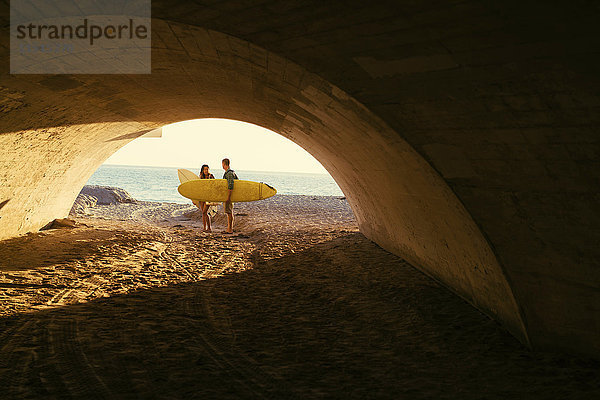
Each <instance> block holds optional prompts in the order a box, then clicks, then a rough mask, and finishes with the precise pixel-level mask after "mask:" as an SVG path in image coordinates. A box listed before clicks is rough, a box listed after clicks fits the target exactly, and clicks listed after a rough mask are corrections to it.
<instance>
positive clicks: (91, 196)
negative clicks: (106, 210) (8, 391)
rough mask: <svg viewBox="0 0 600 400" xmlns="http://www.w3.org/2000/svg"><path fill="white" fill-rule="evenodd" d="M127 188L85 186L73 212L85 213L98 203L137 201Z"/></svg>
mask: <svg viewBox="0 0 600 400" xmlns="http://www.w3.org/2000/svg"><path fill="white" fill-rule="evenodd" d="M136 202H137V200H135V199H134V198H133V197H131V195H130V194H129V193H127V191H126V190H124V189H121V188H118V187H110V186H97V185H89V186H87V185H86V186H84V187H83V189H81V192H79V195H78V196H77V199H75V203H73V207H72V208H71V213H72V214H84V213H85V211H86V210H87V209H88V208H89V207H94V206H96V205H107V204H118V203H136Z"/></svg>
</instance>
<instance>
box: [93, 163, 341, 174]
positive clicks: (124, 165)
mask: <svg viewBox="0 0 600 400" xmlns="http://www.w3.org/2000/svg"><path fill="white" fill-rule="evenodd" d="M103 165H111V166H119V167H150V168H177V169H190V170H196V169H199V167H189V166H187V167H181V166H171V165H142V164H113V163H104V164H102V165H101V166H103ZM215 169H219V170H221V169H222V168H215ZM238 171H247V172H267V173H270V172H283V173H287V174H313V175H327V176H331V175H330V174H329V172H327V171H324V172H307V171H261V170H254V169H239V170H238Z"/></svg>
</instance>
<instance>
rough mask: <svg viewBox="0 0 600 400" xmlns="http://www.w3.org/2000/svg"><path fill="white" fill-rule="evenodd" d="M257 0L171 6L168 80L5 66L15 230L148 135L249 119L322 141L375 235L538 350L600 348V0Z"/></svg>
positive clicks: (54, 208) (162, 69)
mask: <svg viewBox="0 0 600 400" xmlns="http://www.w3.org/2000/svg"><path fill="white" fill-rule="evenodd" d="M243 4H244V2H236V1H228V2H214V3H213V4H212V5H210V6H201V5H197V4H196V5H192V4H188V3H187V2H181V3H172V2H170V3H167V2H161V1H154V2H153V15H154V16H155V17H156V16H159V17H160V18H154V19H153V21H152V37H153V42H152V46H153V50H152V74H151V75H9V74H8V72H7V71H8V65H7V64H8V63H7V62H5V63H3V67H2V68H3V71H4V72H3V74H2V76H1V77H0V94H1V95H2V99H1V100H0V101H2V103H1V104H2V113H3V116H2V119H1V122H0V128H1V132H2V134H0V145H1V147H2V149H3V152H2V159H1V161H2V168H1V170H0V179H1V180H2V188H1V189H0V205H1V206H0V207H1V208H0V216H1V219H0V236H1V237H3V238H6V237H10V236H14V235H16V234H22V233H25V232H27V231H31V230H35V229H37V228H39V227H40V226H42V225H44V224H46V223H47V222H48V221H49V220H51V219H53V218H56V217H60V216H64V215H65V214H66V213H67V212H68V209H69V208H70V205H71V204H72V202H73V200H74V198H75V197H76V195H77V193H78V191H79V189H80V188H81V187H82V185H83V184H84V183H85V182H86V180H87V179H88V177H89V176H90V175H91V174H92V173H93V171H94V170H95V169H96V168H97V167H98V166H99V165H100V164H101V163H102V161H103V160H104V159H106V158H107V157H108V156H110V155H111V154H112V153H113V152H114V151H116V150H117V149H118V148H120V147H122V146H123V145H124V144H126V143H127V142H128V141H130V140H133V139H134V138H136V137H139V136H140V135H142V134H144V133H146V132H148V131H149V130H152V129H155V128H157V127H160V126H162V125H164V124H168V123H172V122H177V121H182V120H187V119H194V118H204V117H211V118H230V119H236V120H241V121H245V122H250V123H254V124H257V125H261V126H264V127H266V128H268V129H271V130H273V131H275V132H278V133H280V134H282V135H284V136H286V137H288V138H289V139H291V140H293V141H295V142H296V143H298V144H299V145H301V146H302V147H304V148H305V149H306V150H307V151H309V152H310V153H312V154H313V155H314V156H315V157H316V158H317V159H318V160H320V161H321V162H322V163H323V165H324V166H325V167H326V168H327V169H328V171H329V172H330V173H331V175H332V176H333V177H334V178H335V179H336V181H337V182H338V184H339V185H340V187H341V188H342V190H343V191H344V193H345V194H346V195H347V197H348V200H349V202H350V204H351V206H352V208H353V211H354V213H355V215H356V217H357V219H358V221H359V225H360V228H361V231H362V232H363V233H364V234H365V235H366V236H367V237H369V238H370V239H372V240H374V241H375V242H377V243H378V244H380V245H381V246H382V247H384V248H386V249H388V250H390V251H392V252H394V253H396V254H399V255H401V256H402V257H405V258H407V259H408V260H409V261H410V262H412V263H413V264H414V265H416V266H418V267H419V268H421V269H422V270H423V271H424V272H426V273H427V274H429V275H431V276H432V277H434V278H435V279H437V280H439V281H441V282H443V283H444V284H445V285H446V286H448V287H449V288H451V289H452V290H454V291H455V292H456V293H458V294H459V295H461V296H462V297H464V298H465V299H467V300H468V301H470V302H471V303H472V304H474V305H475V306H476V307H478V308H479V309H480V310H482V311H484V312H485V313H487V314H488V315H491V316H493V317H494V318H496V319H497V320H498V321H500V322H501V323H502V324H503V325H504V326H505V327H507V329H508V330H509V331H511V332H512V333H513V334H514V335H515V336H517V337H518V338H519V339H520V340H522V341H523V342H525V343H527V342H528V341H530V342H531V344H532V345H533V346H534V347H558V348H562V349H566V350H571V351H578V352H584V353H595V354H600V338H599V337H598V336H599V335H597V332H598V331H599V327H600V313H599V312H598V311H599V310H598V308H600V294H599V293H600V291H599V290H598V287H599V279H598V277H599V271H598V268H597V267H598V264H597V259H598V255H599V254H598V249H597V243H598V242H599V240H598V239H599V237H598V232H597V230H595V229H594V226H596V227H597V226H598V215H597V213H595V212H594V210H597V200H598V171H597V165H598V164H597V163H598V152H599V151H598V149H599V144H598V123H599V122H600V113H598V111H599V110H598V109H599V108H600V98H599V96H598V93H599V92H600V91H599V90H598V89H599V88H600V82H599V77H598V76H597V74H596V73H595V71H597V70H598V67H599V66H600V59H599V57H598V49H599V47H600V46H599V40H600V39H599V38H600V35H598V33H599V32H598V28H597V27H596V26H595V24H592V21H593V20H594V18H597V16H598V14H599V12H598V9H597V8H588V9H583V8H581V7H583V6H581V7H579V6H578V4H579V3H577V2H575V3H573V2H571V3H570V5H565V6H564V7H558V6H554V7H551V6H547V7H546V8H545V9H544V10H543V13H541V14H540V12H539V11H540V10H537V9H536V8H534V7H527V6H526V5H524V4H523V3H519V4H520V6H519V7H513V3H511V2H507V3H505V4H503V5H498V4H495V3H494V2H460V3H459V4H457V3H456V2H450V1H448V2H445V1H435V2H427V1H424V2H420V3H419V4H418V5H415V4H413V2H406V3H404V2H402V1H398V2H393V3H389V4H387V3H376V4H367V5H363V6H361V7H354V6H353V3H352V2H331V3H326V4H325V3H324V4H321V3H316V2H314V3H313V2H306V1H304V2H301V1H297V2H294V1H291V2H285V3H284V2H276V1H266V2H257V6H256V7H245V6H243ZM357 4H358V3H357ZM361 4H362V3H361ZM515 4H516V3H515ZM582 4H583V3H582ZM576 6H577V7H576ZM578 7H579V8H578ZM3 10H4V11H3V14H2V15H3V22H4V23H3V25H2V26H3V27H4V28H3V31H4V33H5V34H4V35H2V51H3V54H4V57H3V60H8V54H9V53H8V49H9V46H8V40H7V37H8V35H7V32H6V31H7V29H8V28H7V27H8V22H7V21H8V19H7V10H6V7H4V8H3ZM269 13H271V15H272V18H265V15H268V14H269ZM259 15H260V16H261V17H259ZM242 21H245V22H244V23H242ZM582 38H583V39H582ZM363 166H369V169H370V170H373V171H375V173H374V174H373V176H371V177H370V179H368V180H367V179H364V178H362V177H361V174H358V170H359V169H361V168H362V167H363Z"/></svg>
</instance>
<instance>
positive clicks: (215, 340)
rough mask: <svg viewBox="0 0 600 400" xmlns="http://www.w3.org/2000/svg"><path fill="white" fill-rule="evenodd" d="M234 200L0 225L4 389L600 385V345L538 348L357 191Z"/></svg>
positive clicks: (444, 394)
mask: <svg viewBox="0 0 600 400" xmlns="http://www.w3.org/2000/svg"><path fill="white" fill-rule="evenodd" d="M220 211H221V210H220ZM235 213H236V226H235V229H236V233H235V234H234V235H225V234H222V233H219V231H223V230H224V228H225V218H224V215H223V214H222V211H221V212H220V213H219V214H218V215H217V217H216V218H215V219H214V221H213V228H214V230H215V232H214V233H211V234H207V233H202V232H201V226H202V222H201V220H200V214H199V212H198V211H197V210H195V207H194V206H192V205H181V204H170V203H150V202H135V203H126V204H121V203H119V204H112V205H96V206H94V207H89V208H80V209H79V210H78V212H77V213H75V214H73V215H72V216H71V218H72V219H73V220H75V222H76V225H75V227H74V228H69V227H65V228H62V229H51V230H46V231H42V232H37V233H32V234H29V235H26V236H23V237H19V238H15V239H10V240H6V241H3V242H0V387H2V388H3V389H2V391H0V398H44V399H46V398H56V399H62V398H78V399H90V398H101V399H104V398H106V399H123V398H161V399H162V398H164V399H188V398H198V399H200V398H203V399H204V398H232V399H233V398H264V397H268V398H276V399H279V398H394V399H396V398H407V399H512V398H519V399H592V398H600V362H598V361H597V360H593V359H589V358H585V357H581V356H568V355H561V354H559V353H556V354H555V353H548V352H532V351H529V350H527V349H526V348H524V347H523V346H522V345H521V344H519V343H518V342H517V341H516V339H514V338H513V337H512V336H510V335H509V334H508V333H507V332H506V331H505V330H504V329H502V328H501V327H500V326H499V325H498V324H497V323H495V322H494V321H492V320H490V319H489V318H487V317H486V316H484V315H483V314H481V313H480V312H478V311H477V310H476V309H474V308H473V307H471V306H470V305H469V304H467V303H465V302H464V301H463V300H462V299H460V298H458V297H456V296H455V295H453V294H452V293H451V292H450V291H448V290H447V289H445V288H443V287H441V286H440V285H438V284H437V283H435V282H434V281H432V280H431V279H429V278H427V277H426V276H425V275H423V274H422V273H420V272H418V271H417V270H416V269H415V268H413V267H412V266H411V265H409V264H408V263H407V262H405V261H404V260H402V259H401V258H399V257H397V256H394V255H392V254H390V253H388V252H386V251H384V250H382V249H381V248H379V247H378V246H377V245H375V244H374V243H372V242H370V241H369V240H367V239H366V238H365V237H364V236H363V235H361V234H360V233H359V231H358V228H357V225H356V221H355V220H354V217H353V215H352V212H351V210H350V208H349V206H348V204H347V202H346V201H345V199H343V198H339V197H317V196H280V195H277V196H275V197H274V198H271V199H268V200H265V201H261V202H254V203H239V204H236V207H235Z"/></svg>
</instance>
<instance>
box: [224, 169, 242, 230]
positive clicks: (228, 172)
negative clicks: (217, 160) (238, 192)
mask: <svg viewBox="0 0 600 400" xmlns="http://www.w3.org/2000/svg"><path fill="white" fill-rule="evenodd" d="M221 165H222V166H223V169H224V170H225V173H224V174H223V179H227V200H226V201H225V202H224V203H223V208H224V209H225V214H227V230H226V231H225V232H224V233H227V234H231V233H233V203H232V202H231V193H233V181H234V180H235V179H238V177H237V175H236V174H235V171H234V170H232V169H231V168H230V167H229V158H224V159H223V161H221Z"/></svg>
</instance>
